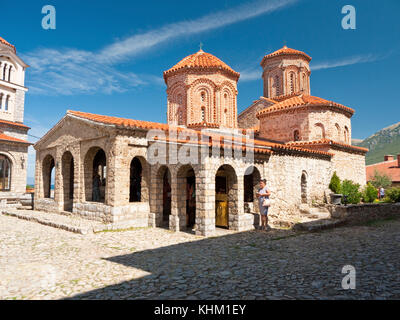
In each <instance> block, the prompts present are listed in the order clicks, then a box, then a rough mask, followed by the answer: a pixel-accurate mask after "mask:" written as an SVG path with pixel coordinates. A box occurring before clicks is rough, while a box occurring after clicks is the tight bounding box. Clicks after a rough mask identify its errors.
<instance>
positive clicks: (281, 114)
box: [34, 47, 367, 236]
mask: <svg viewBox="0 0 400 320" xmlns="http://www.w3.org/2000/svg"><path fill="white" fill-rule="evenodd" d="M310 60H311V58H310V57H309V56H308V55H306V54H304V53H302V52H300V51H297V50H293V49H289V48H286V47H284V48H282V49H281V50H278V51H276V52H274V53H272V54H270V55H267V56H265V57H264V59H263V61H262V63H261V65H262V67H263V73H262V78H263V79H264V95H265V96H263V97H261V98H260V99H259V100H257V101H255V102H254V103H253V105H252V106H250V107H249V108H248V109H246V110H245V111H243V112H242V113H241V114H240V115H239V116H237V100H236V97H237V81H238V79H239V76H240V75H239V73H237V72H235V71H234V70H232V69H231V68H230V67H229V66H228V65H227V64H225V63H224V62H222V61H221V60H220V59H218V58H217V57H215V56H213V55H211V54H209V53H206V52H204V51H202V50H200V51H198V52H197V53H194V54H192V55H190V56H188V57H186V58H184V59H183V60H181V61H180V62H179V63H178V64H177V65H175V66H174V67H172V68H171V69H169V70H167V71H165V72H164V80H165V83H166V85H167V97H168V105H167V111H168V112H167V120H168V123H167V124H163V123H156V122H147V121H139V120H133V119H124V118H118V117H112V116H103V115H97V114H91V113H86V112H80V111H67V113H66V115H65V116H64V117H63V118H62V119H61V120H60V121H59V122H58V123H57V124H56V125H55V126H54V127H53V128H52V129H51V130H50V131H49V132H48V133H47V134H46V135H44V136H43V137H42V139H40V141H39V142H37V143H36V144H35V146H34V147H35V149H36V171H35V204H34V205H35V209H37V210H44V211H52V212H63V211H70V212H72V213H73V214H77V215H80V216H82V217H86V218H88V219H95V220H99V221H103V222H106V223H112V224H114V225H115V226H124V227H127V226H136V227H144V226H162V225H167V226H169V228H170V229H171V230H174V231H179V230H185V229H187V228H193V227H194V229H195V231H196V233H197V234H200V235H206V236H207V235H210V234H212V233H213V232H214V230H215V228H216V227H226V228H229V229H234V230H249V229H252V228H254V224H255V223H256V221H257V219H256V217H257V212H258V206H257V198H256V192H257V187H258V183H259V181H260V179H261V178H265V179H267V181H268V183H267V184H268V186H269V188H270V189H271V192H272V196H271V198H272V200H273V206H272V207H271V208H270V213H271V214H274V215H275V216H278V217H279V216H282V217H285V218H286V219H288V218H290V217H295V216H296V214H297V212H298V210H299V207H300V206H303V207H304V206H307V205H310V206H311V205H312V203H313V202H314V201H316V202H325V201H327V199H326V194H327V189H328V185H329V181H330V178H331V176H332V174H333V172H334V171H337V172H338V174H339V176H340V177H341V178H343V179H352V180H354V181H357V182H360V183H361V184H365V164H364V155H365V153H366V151H367V150H366V149H363V148H359V147H354V146H351V145H350V141H351V123H350V117H351V116H352V115H353V113H354V111H353V110H352V109H350V108H348V107H345V106H343V105H340V104H337V103H334V102H331V101H327V100H325V99H321V98H317V97H312V96H311V95H310V82H309V79H310V69H309V66H308V63H309V61H310ZM336 124H338V126H339V127H336ZM52 170H55V192H54V196H52V195H51V192H50V177H51V172H52Z"/></svg>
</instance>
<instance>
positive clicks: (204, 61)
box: [164, 50, 240, 80]
mask: <svg viewBox="0 0 400 320" xmlns="http://www.w3.org/2000/svg"><path fill="white" fill-rule="evenodd" d="M183 69H220V70H224V71H226V72H228V73H230V74H232V75H233V76H234V77H235V78H237V79H239V77H240V73H239V72H236V71H235V70H233V69H232V68H231V67H230V66H228V65H227V64H226V63H225V62H223V61H221V60H220V59H218V58H217V57H216V56H214V55H212V54H210V53H207V52H204V51H203V50H199V51H198V52H196V53H194V54H191V55H190V56H187V57H186V58H183V59H182V60H181V61H179V62H178V63H177V64H176V65H174V66H173V67H172V68H171V69H169V70H167V71H164V79H165V80H166V79H167V77H168V76H169V75H171V74H174V73H175V72H177V71H179V70H183Z"/></svg>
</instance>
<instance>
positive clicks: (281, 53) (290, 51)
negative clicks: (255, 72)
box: [261, 46, 311, 65]
mask: <svg viewBox="0 0 400 320" xmlns="http://www.w3.org/2000/svg"><path fill="white" fill-rule="evenodd" d="M287 55H291V56H301V57H303V58H305V59H306V60H307V62H310V61H311V57H310V56H309V55H308V54H306V53H304V52H303V51H300V50H296V49H292V48H288V47H287V46H283V47H282V48H280V49H279V50H276V51H274V52H272V53H270V54H267V55H266V56H264V58H263V59H262V61H261V65H264V62H265V61H266V60H267V59H269V58H274V57H277V56H287Z"/></svg>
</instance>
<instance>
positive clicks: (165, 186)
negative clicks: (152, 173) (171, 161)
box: [155, 165, 172, 225]
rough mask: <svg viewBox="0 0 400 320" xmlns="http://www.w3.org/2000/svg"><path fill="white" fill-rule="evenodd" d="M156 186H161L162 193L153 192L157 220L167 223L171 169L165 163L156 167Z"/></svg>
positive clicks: (169, 211)
mask: <svg viewBox="0 0 400 320" xmlns="http://www.w3.org/2000/svg"><path fill="white" fill-rule="evenodd" d="M156 186H157V187H158V188H160V186H162V193H160V192H156V194H155V200H156V215H157V216H158V219H157V220H158V221H161V222H162V224H166V225H169V216H170V215H171V204H172V197H171V195H172V175H171V170H170V169H169V168H168V167H167V166H166V165H163V166H161V167H160V168H158V170H157V172H156Z"/></svg>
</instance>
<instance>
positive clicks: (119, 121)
mask: <svg viewBox="0 0 400 320" xmlns="http://www.w3.org/2000/svg"><path fill="white" fill-rule="evenodd" d="M67 114H70V115H73V116H77V117H80V118H83V119H87V120H91V121H95V122H99V123H104V124H111V125H116V126H118V127H126V128H139V129H145V130H151V129H159V130H163V131H168V130H169V129H170V128H173V129H176V130H178V132H187V133H188V135H190V134H193V133H196V134H198V135H200V131H199V130H196V129H187V128H182V127H177V126H171V125H168V124H165V123H158V122H150V121H141V120H133V119H125V118H118V117H111V116H103V115H98V114H93V113H87V112H80V111H71V110H68V111H67ZM202 134H203V137H204V136H206V137H207V136H208V137H214V138H217V139H218V138H220V139H221V138H227V139H231V140H232V141H237V142H240V141H241V142H242V143H243V144H246V143H253V144H254V145H255V147H257V146H261V147H270V148H272V149H275V150H287V151H290V150H291V151H297V152H304V153H311V154H319V155H324V156H332V155H333V154H331V153H329V152H324V151H318V150H309V149H305V148H301V147H297V146H290V145H285V144H279V143H272V142H267V141H263V140H251V139H247V140H246V139H245V138H243V139H241V138H237V137H236V138H235V137H231V136H228V137H226V136H224V134H223V133H210V132H206V133H205V132H203V133H202ZM199 138H200V136H199ZM168 139H169V138H167V140H168ZM168 141H172V140H168Z"/></svg>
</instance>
